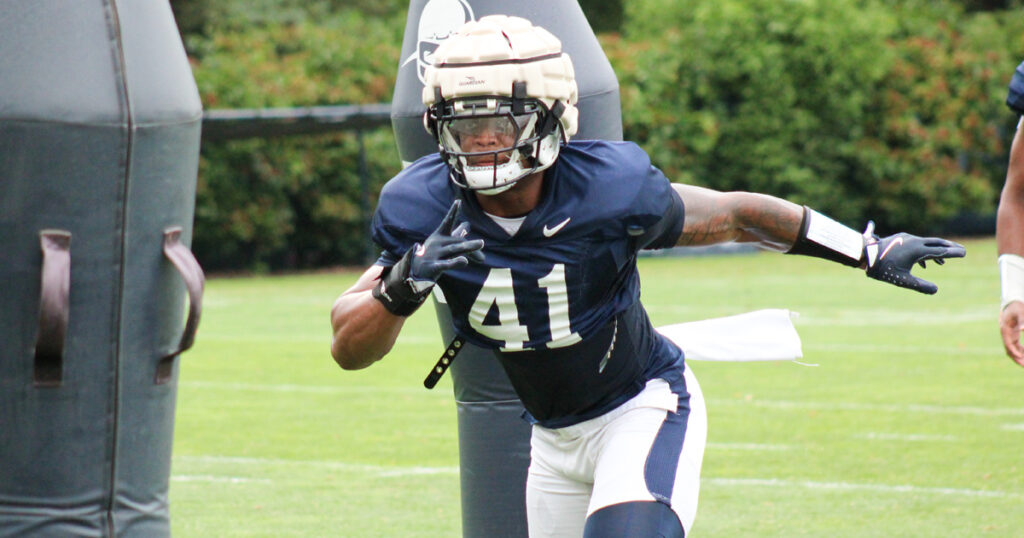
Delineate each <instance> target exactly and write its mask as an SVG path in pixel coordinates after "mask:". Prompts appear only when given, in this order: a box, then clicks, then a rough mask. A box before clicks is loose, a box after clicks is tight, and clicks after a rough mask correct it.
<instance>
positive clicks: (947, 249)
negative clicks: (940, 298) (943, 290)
mask: <svg viewBox="0 0 1024 538" xmlns="http://www.w3.org/2000/svg"><path fill="white" fill-rule="evenodd" d="M874 229H875V223H874V222H868V228H867V230H865V231H864V259H865V260H866V262H867V268H866V269H867V273H868V276H869V277H871V278H873V279H875V280H881V281H883V282H888V283H890V284H894V285H896V286H899V287H901V288H910V289H912V290H915V291H919V292H921V293H927V294H929V295H931V294H934V293H935V292H937V291H939V287H938V286H936V285H935V284H933V283H931V282H928V281H927V280H924V279H921V278H918V277H916V276H914V275H912V274H910V270H911V269H912V268H913V267H914V264H915V263H917V264H920V265H921V267H924V266H925V260H934V261H935V263H937V264H939V265H942V264H943V263H945V259H946V258H963V257H964V256H965V255H966V254H967V250H966V249H964V247H963V245H961V244H959V243H956V242H953V241H949V240H946V239H941V238H938V237H918V236H916V235H911V234H908V233H898V234H895V235H890V236H888V237H882V238H879V237H878V236H876V235H875V234H874Z"/></svg>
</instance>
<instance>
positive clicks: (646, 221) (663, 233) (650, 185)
mask: <svg viewBox="0 0 1024 538" xmlns="http://www.w3.org/2000/svg"><path fill="white" fill-rule="evenodd" d="M623 149H624V150H625V155H624V156H623V158H622V161H623V162H630V163H632V166H631V167H629V168H630V169H631V171H630V172H628V173H629V175H630V176H631V177H628V178H622V181H623V182H624V183H628V184H629V185H631V187H630V189H631V190H632V191H633V193H632V202H631V203H630V207H629V209H628V210H627V212H626V213H625V215H624V219H623V220H624V221H625V226H626V233H627V234H628V235H629V236H631V237H632V238H633V245H634V246H635V248H636V250H641V249H663V248H671V247H674V246H675V245H676V241H677V240H678V239H679V236H680V234H682V232H683V219H684V217H685V208H684V207H683V201H682V199H681V198H680V197H679V194H677V193H676V191H675V189H673V188H672V183H671V182H669V180H668V178H667V177H665V174H664V173H663V172H662V171H661V170H660V169H658V168H657V167H656V166H654V165H652V164H651V160H650V157H648V156H647V152H645V151H644V150H642V149H641V148H640V147H639V146H636V145H633V144H630V145H627V146H625V147H624V148H623Z"/></svg>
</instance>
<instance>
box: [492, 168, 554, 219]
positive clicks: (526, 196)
mask: <svg viewBox="0 0 1024 538" xmlns="http://www.w3.org/2000/svg"><path fill="white" fill-rule="evenodd" d="M543 194H544V172H535V173H533V174H530V175H528V176H526V177H524V178H523V179H520V180H519V181H517V182H516V184H515V185H513V186H512V188H511V189H509V190H507V191H505V192H500V193H498V194H493V195H484V194H480V193H476V200H477V202H479V203H480V209H483V210H484V211H485V212H487V213H490V214H491V215H496V216H499V217H505V218H513V217H521V216H523V215H526V214H527V213H529V212H530V211H533V208H535V207H537V205H538V204H540V199H541V196H542V195H543Z"/></svg>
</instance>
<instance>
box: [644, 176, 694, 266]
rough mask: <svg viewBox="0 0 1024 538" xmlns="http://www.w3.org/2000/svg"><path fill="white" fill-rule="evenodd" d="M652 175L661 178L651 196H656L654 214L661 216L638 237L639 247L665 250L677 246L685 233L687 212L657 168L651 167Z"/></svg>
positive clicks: (681, 200) (677, 194)
mask: <svg viewBox="0 0 1024 538" xmlns="http://www.w3.org/2000/svg"><path fill="white" fill-rule="evenodd" d="M651 170H652V174H654V173H656V175H657V176H660V180H657V181H656V182H655V186H654V187H653V188H651V190H652V191H653V192H652V193H651V194H652V195H654V196H655V200H656V205H655V207H654V211H652V214H655V215H657V214H660V215H661V216H660V218H658V219H657V220H656V221H654V223H653V224H652V225H650V226H647V227H645V228H644V229H643V233H642V234H641V235H640V236H639V237H638V241H637V246H638V247H639V248H640V249H664V248H672V247H674V246H676V242H677V241H678V240H679V236H680V235H682V233H683V220H684V219H685V216H686V210H685V208H684V206H683V199H682V198H680V197H679V193H677V192H676V190H675V189H673V188H672V184H671V183H669V181H668V179H667V178H666V177H665V176H664V175H663V174H662V173H661V171H660V170H658V169H657V168H654V167H653V166H652V167H651Z"/></svg>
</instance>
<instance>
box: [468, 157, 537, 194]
mask: <svg viewBox="0 0 1024 538" xmlns="http://www.w3.org/2000/svg"><path fill="white" fill-rule="evenodd" d="M523 172H524V170H523V167H522V166H521V165H520V163H519V161H518V160H511V161H509V162H507V163H504V164H499V165H498V166H497V167H494V166H491V165H486V166H469V165H467V164H466V163H465V162H464V161H463V163H462V175H463V176H464V177H465V178H466V185H467V186H468V187H469V188H471V189H473V190H476V191H479V192H480V193H481V194H498V193H499V192H503V191H506V190H508V189H509V188H511V187H512V185H513V184H514V183H515V180H516V179H518V177H519V176H521V175H522V174H523Z"/></svg>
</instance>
